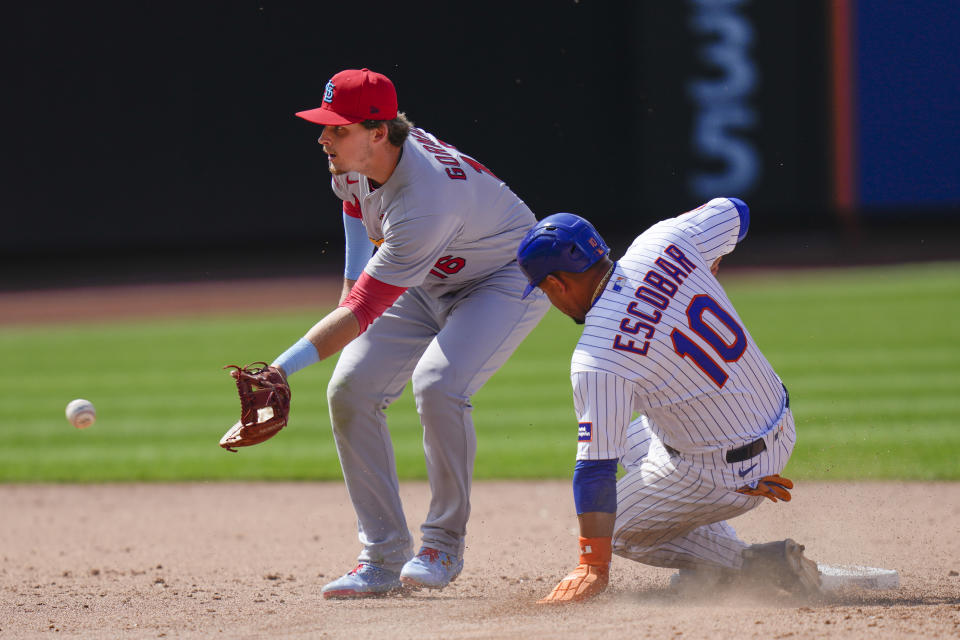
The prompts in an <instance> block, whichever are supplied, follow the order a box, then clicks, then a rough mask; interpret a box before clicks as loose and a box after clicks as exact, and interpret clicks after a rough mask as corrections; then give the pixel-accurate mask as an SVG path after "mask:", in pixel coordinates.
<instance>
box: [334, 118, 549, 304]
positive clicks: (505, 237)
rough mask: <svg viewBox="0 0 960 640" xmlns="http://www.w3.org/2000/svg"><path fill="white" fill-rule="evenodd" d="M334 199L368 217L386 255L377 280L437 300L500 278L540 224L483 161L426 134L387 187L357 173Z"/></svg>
mask: <svg viewBox="0 0 960 640" xmlns="http://www.w3.org/2000/svg"><path fill="white" fill-rule="evenodd" d="M332 187H333V191H334V193H335V194H336V195H337V196H338V197H339V198H340V199H341V200H343V201H344V211H345V212H346V213H347V214H348V215H352V216H354V217H360V218H361V219H362V220H363V225H364V227H365V228H366V230H367V234H368V236H369V237H370V240H371V242H373V243H374V244H375V245H376V246H377V247H379V248H378V250H377V252H376V253H375V254H374V255H373V257H372V258H371V259H370V260H369V261H368V262H367V265H366V268H365V269H364V271H366V272H367V273H368V274H369V275H370V276H372V277H374V278H376V279H377V280H380V281H381V282H386V283H387V284H391V285H394V286H397V287H418V286H422V287H423V288H424V289H425V290H426V291H427V292H428V293H429V294H430V295H433V296H437V295H440V294H442V293H445V292H447V291H449V290H452V289H459V288H462V287H463V286H464V284H465V283H468V282H471V281H474V280H477V279H481V278H484V277H486V276H489V275H490V274H492V273H495V272H496V271H498V270H499V269H501V268H503V267H504V266H505V265H507V264H509V263H511V262H513V261H514V260H515V259H516V248H517V245H518V244H519V243H520V240H521V239H522V238H523V235H524V234H525V233H526V232H527V230H528V229H529V228H530V227H531V226H532V225H533V224H535V223H536V218H535V217H534V215H533V213H532V212H531V211H530V209H529V208H528V207H527V205H526V204H525V203H524V202H523V201H522V200H520V198H518V197H517V196H516V194H514V193H513V191H511V190H510V188H509V187H508V186H507V185H506V184H504V182H503V181H501V180H500V179H499V178H497V177H496V176H494V175H493V173H491V172H490V171H489V170H488V169H487V168H486V167H484V166H483V165H481V164H480V163H479V162H477V161H476V160H474V159H473V158H471V157H470V156H467V155H465V154H463V153H461V152H459V151H458V150H457V149H456V148H455V147H453V146H451V145H448V144H446V143H444V142H441V141H439V140H438V139H437V138H436V137H434V136H433V135H432V134H429V133H427V132H426V131H424V130H422V129H418V128H414V129H412V130H411V131H410V135H409V136H408V138H407V140H406V141H405V142H404V145H403V152H402V155H401V157H400V160H399V162H398V163H397V166H396V168H395V169H394V171H393V174H392V175H391V176H390V178H389V179H388V180H387V182H386V183H385V184H383V185H381V186H380V187H379V188H373V187H372V185H371V184H370V181H369V180H368V179H367V178H365V177H363V176H361V175H360V174H358V173H356V172H350V173H345V174H342V175H338V176H334V177H333V179H332Z"/></svg>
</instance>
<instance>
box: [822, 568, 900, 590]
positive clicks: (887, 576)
mask: <svg viewBox="0 0 960 640" xmlns="http://www.w3.org/2000/svg"><path fill="white" fill-rule="evenodd" d="M817 568H818V569H820V586H821V587H822V588H823V590H824V591H836V590H837V589H846V588H851V587H853V588H858V589H872V590H882V589H897V588H899V587H900V574H899V573H897V571H896V569H880V568H877V567H860V566H856V565H831V564H818V565H817Z"/></svg>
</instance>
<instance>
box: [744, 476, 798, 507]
mask: <svg viewBox="0 0 960 640" xmlns="http://www.w3.org/2000/svg"><path fill="white" fill-rule="evenodd" d="M790 489H793V481H792V480H790V479H789V478H784V477H782V476H780V474H774V475H772V476H763V477H762V478H760V479H759V480H757V486H756V487H751V486H749V485H747V486H746V487H740V488H739V489H737V493H742V494H743V495H745V496H761V497H764V498H770V499H771V500H773V501H774V502H776V501H777V498H779V499H780V500H783V501H784V502H790V498H791V496H790Z"/></svg>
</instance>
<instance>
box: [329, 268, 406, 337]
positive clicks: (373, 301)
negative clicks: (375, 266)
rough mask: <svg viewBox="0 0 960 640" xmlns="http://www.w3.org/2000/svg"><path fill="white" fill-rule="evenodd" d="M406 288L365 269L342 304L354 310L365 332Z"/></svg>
mask: <svg viewBox="0 0 960 640" xmlns="http://www.w3.org/2000/svg"><path fill="white" fill-rule="evenodd" d="M406 290H407V288H406V287H395V286H393V285H392V284H387V283H386V282H381V281H380V280H377V279H376V278H374V277H372V276H370V275H368V274H367V272H366V271H364V272H363V273H361V274H360V278H359V279H358V280H357V283H356V284H355V285H353V288H352V289H350V293H348V294H347V297H346V299H344V301H343V302H341V303H340V306H341V307H346V308H347V309H350V311H352V312H353V315H354V316H356V318H357V322H358V323H359V324H360V333H363V332H364V331H366V330H367V327H369V326H370V323H371V322H373V321H374V320H376V319H377V318H379V317H380V316H381V314H383V312H384V311H386V310H387V309H389V308H390V306H391V305H392V304H393V303H394V302H396V301H397V298H399V297H400V295H401V294H402V293H403V292H404V291H406ZM357 335H360V334H359V333H358V334H357Z"/></svg>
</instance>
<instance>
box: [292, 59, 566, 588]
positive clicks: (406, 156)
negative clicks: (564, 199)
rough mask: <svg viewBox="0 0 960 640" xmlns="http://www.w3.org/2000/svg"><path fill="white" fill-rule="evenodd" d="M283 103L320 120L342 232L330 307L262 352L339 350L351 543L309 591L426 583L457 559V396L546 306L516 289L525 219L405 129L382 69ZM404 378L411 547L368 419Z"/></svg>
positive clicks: (422, 136) (460, 463)
mask: <svg viewBox="0 0 960 640" xmlns="http://www.w3.org/2000/svg"><path fill="white" fill-rule="evenodd" d="M297 115H298V116H299V117H301V118H304V119H305V120H308V121H310V122H313V123H316V124H320V125H323V127H324V128H323V131H322V133H321V135H320V138H319V142H320V144H321V145H323V149H324V151H325V152H326V153H327V156H328V162H329V169H330V172H331V173H332V174H333V178H332V186H333V191H334V193H335V194H336V195H337V196H338V197H339V198H340V199H341V200H342V201H343V217H344V225H345V229H346V238H347V242H346V243H347V257H346V268H345V272H344V275H345V278H344V281H345V282H344V295H343V296H342V299H341V302H340V305H339V306H338V307H337V309H335V310H334V311H333V312H331V313H330V314H329V315H328V316H326V317H325V318H324V319H322V320H321V321H320V322H318V323H317V324H316V325H315V326H314V327H313V328H312V329H310V331H308V332H307V334H306V336H305V337H304V338H302V339H301V340H299V341H298V342H297V343H296V344H294V345H293V346H292V347H291V348H290V349H288V350H287V351H286V352H284V353H283V354H282V355H281V356H279V357H278V358H277V359H276V360H275V361H274V362H273V365H274V366H277V367H279V368H280V369H281V370H282V371H283V372H284V374H285V375H287V376H289V375H290V374H292V373H294V372H295V371H297V370H299V369H302V368H304V367H305V366H308V365H310V364H312V363H314V362H317V361H319V360H320V359H323V358H326V357H328V356H331V355H333V354H335V353H336V352H337V351H339V350H340V349H341V348H342V349H343V352H342V353H341V355H340V359H339V361H338V363H337V366H336V369H335V370H334V373H333V376H332V378H331V380H330V382H329V386H328V389H327V396H328V400H329V406H330V420H331V423H332V425H333V433H334V437H335V440H336V444H337V451H338V453H339V456H340V464H341V467H342V469H343V476H344V479H345V481H346V485H347V490H348V492H349V495H350V499H351V500H352V502H353V505H354V508H355V509H356V513H357V519H358V526H359V537H360V542H361V543H362V545H363V549H362V551H361V552H360V556H359V559H358V560H359V562H358V565H357V567H356V568H355V569H354V570H352V571H350V572H349V573H347V574H346V575H344V576H343V577H341V578H339V579H337V580H334V581H333V582H331V583H330V584H328V585H326V586H325V587H324V588H323V595H324V597H325V598H357V597H365V596H373V595H382V594H385V593H389V592H391V591H394V590H397V589H400V588H401V587H409V588H419V587H428V588H434V589H440V588H443V587H445V586H446V585H447V584H448V583H449V582H450V581H451V580H454V579H455V578H456V577H457V575H458V574H459V573H460V571H461V569H462V567H463V550H464V536H465V534H466V524H467V519H468V517H469V514H470V483H471V478H472V474H473V463H474V457H475V452H476V435H475V432H474V426H473V421H472V419H471V411H472V406H471V404H470V398H471V396H472V395H473V394H474V393H476V391H477V390H479V389H480V387H481V386H483V384H484V383H485V382H486V381H487V380H488V379H489V378H490V376H491V375H493V373H494V372H495V371H496V370H497V369H499V368H500V366H501V365H503V364H504V362H506V360H507V358H509V356H510V354H511V353H513V351H514V350H515V349H516V347H517V346H518V345H519V344H520V342H521V341H522V340H523V339H524V338H525V337H526V336H527V334H528V333H529V332H530V331H531V330H532V329H533V327H534V326H535V325H536V324H537V323H538V322H539V320H540V318H541V317H543V315H544V313H546V311H547V309H548V308H549V304H548V303H547V301H546V300H545V299H542V297H540V299H538V300H535V301H533V302H532V303H528V301H523V300H520V299H519V297H518V296H517V291H518V290H519V289H518V288H519V287H522V286H523V284H524V282H525V278H524V276H523V273H522V272H521V271H520V269H519V268H518V266H517V262H516V256H515V252H516V246H517V243H518V242H519V241H520V239H521V238H522V237H523V235H524V233H526V231H527V230H528V229H530V227H531V226H532V225H533V224H534V223H535V222H536V219H535V217H534V216H533V214H532V213H531V211H530V209H529V208H528V207H527V206H526V205H525V204H524V203H523V201H521V200H520V199H519V198H518V197H517V196H516V195H515V194H514V193H513V192H512V191H511V190H510V189H509V188H508V187H507V185H506V184H504V183H503V181H501V180H499V179H498V178H497V177H496V176H494V175H493V173H491V172H490V171H489V170H487V168H486V167H484V166H483V165H481V164H480V163H479V162H477V161H476V160H474V159H473V158H471V157H470V156H467V155H465V154H463V153H461V152H460V151H458V150H457V149H456V148H454V147H453V146H451V145H449V144H447V143H446V142H442V141H440V140H438V139H437V138H436V137H434V136H433V135H432V134H430V133H427V132H426V131H423V130H422V129H417V128H413V127H412V125H411V123H410V122H409V121H408V120H407V119H406V117H405V116H404V114H402V113H399V112H398V110H397V95H396V90H395V88H394V85H393V84H392V83H391V81H390V80H389V79H388V78H387V77H386V76H383V75H381V74H379V73H375V72H373V71H370V70H368V69H361V70H355V69H348V70H345V71H342V72H340V73H338V74H336V75H334V76H333V78H331V79H330V81H329V82H328V83H327V85H326V89H325V92H324V97H323V102H322V104H321V106H320V107H319V108H316V109H311V110H308V111H303V112H300V113H298V114H297ZM371 243H372V244H371ZM374 249H375V252H374ZM408 381H412V384H413V394H414V397H415V399H416V405H417V411H418V412H419V414H420V419H421V422H422V425H423V446H424V454H425V458H426V466H427V473H428V475H429V480H430V488H431V491H432V498H431V502H430V507H429V511H428V513H427V514H426V519H425V520H424V522H423V525H422V526H421V534H422V546H421V548H420V550H419V552H418V553H416V554H414V553H413V546H412V540H411V536H410V532H409V530H408V528H407V522H406V519H405V517H404V512H403V507H402V505H401V502H400V497H399V494H398V480H397V472H396V465H395V461H394V455H393V447H392V443H391V439H390V433H389V431H388V428H387V422H386V417H385V415H384V410H385V409H386V408H387V407H388V406H389V405H390V403H391V402H393V401H394V400H395V399H396V398H397V397H399V396H400V394H401V392H402V391H403V389H404V387H405V386H406V384H407V382H408Z"/></svg>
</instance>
